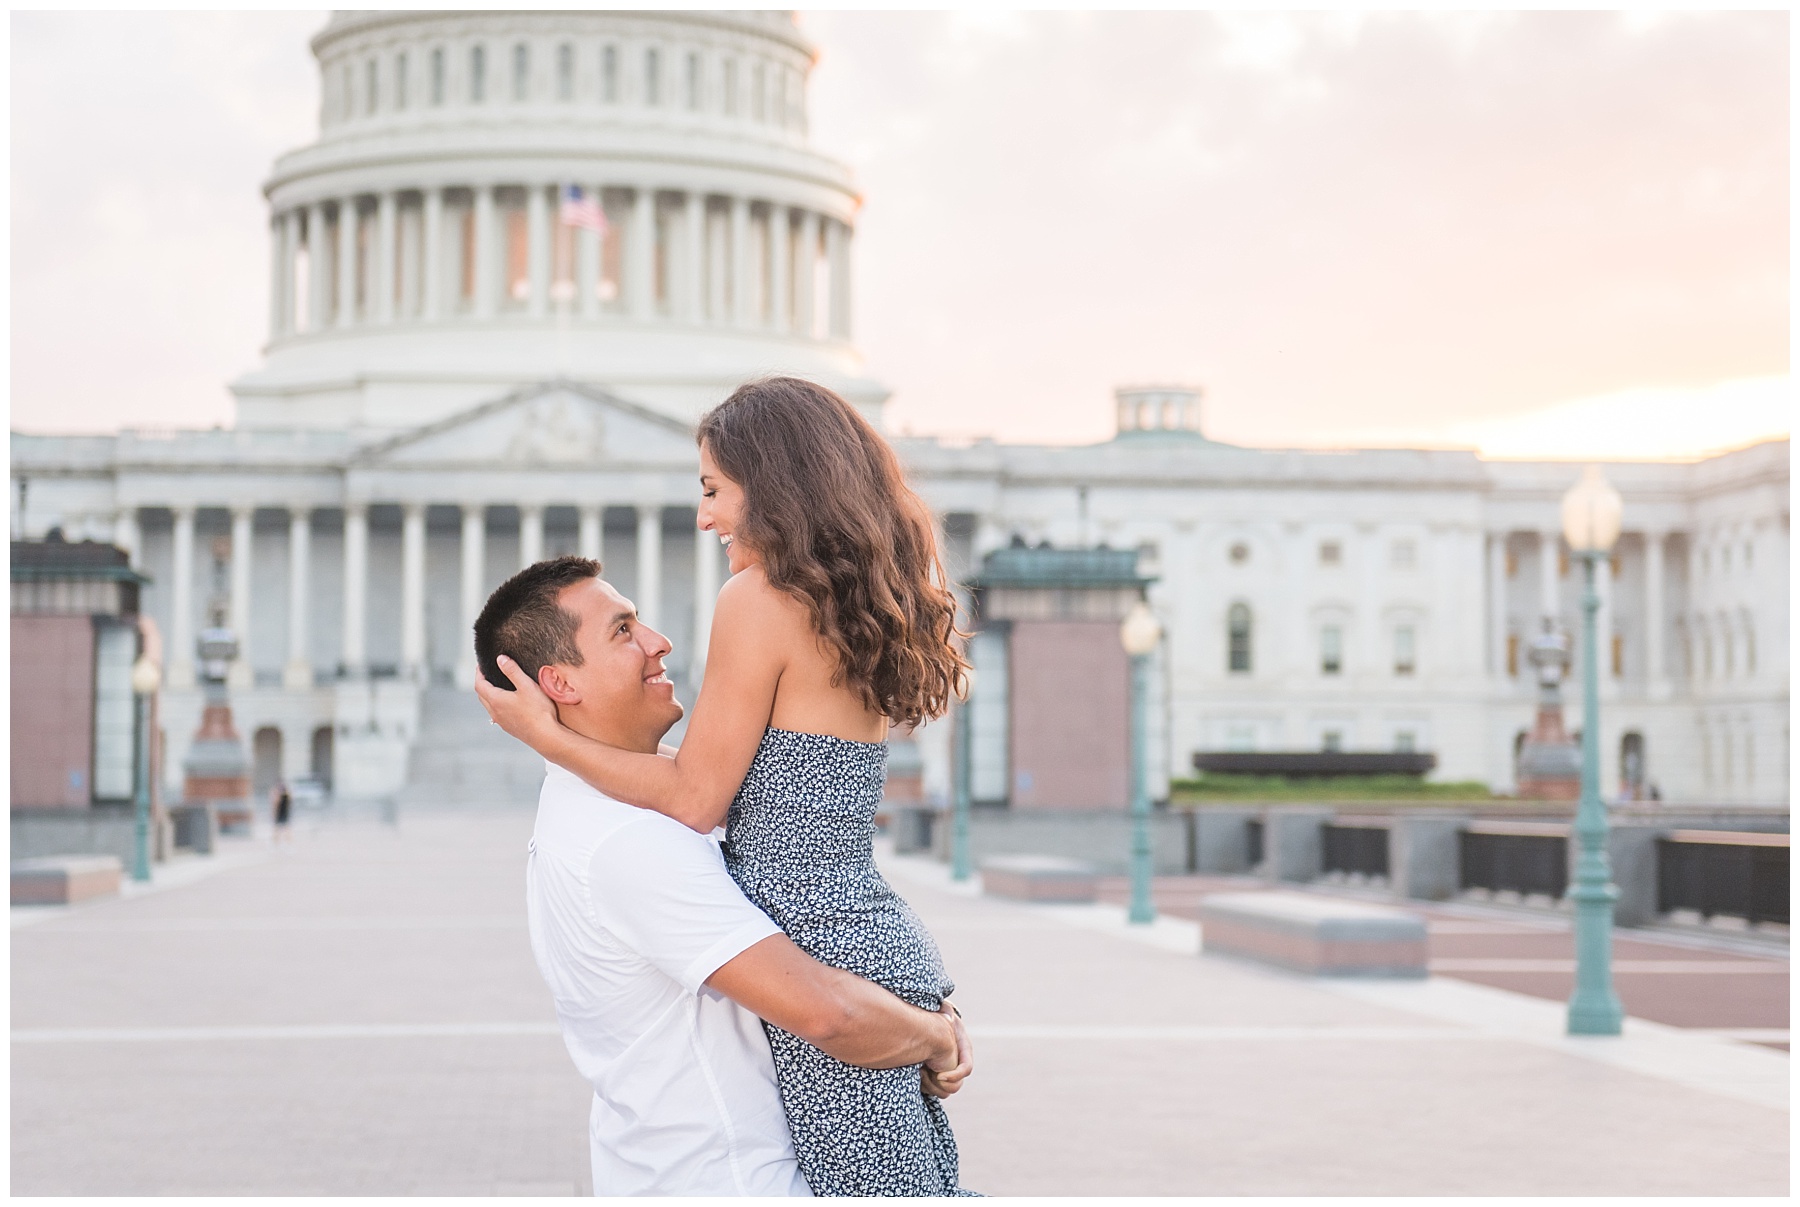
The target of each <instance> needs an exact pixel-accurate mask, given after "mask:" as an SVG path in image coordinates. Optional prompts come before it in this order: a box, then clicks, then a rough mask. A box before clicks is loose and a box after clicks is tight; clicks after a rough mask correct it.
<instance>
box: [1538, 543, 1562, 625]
mask: <svg viewBox="0 0 1800 1207" xmlns="http://www.w3.org/2000/svg"><path fill="white" fill-rule="evenodd" d="M1561 550H1562V535H1561V534H1560V533H1556V532H1540V533H1538V612H1539V613H1540V614H1541V615H1544V616H1548V617H1550V618H1551V619H1552V620H1556V621H1559V622H1560V621H1561V619H1562V608H1561V601H1560V598H1559V594H1560V592H1559V587H1558V582H1557V580H1558V574H1557V568H1558V566H1559V564H1560V562H1561V558H1562V553H1561Z"/></svg>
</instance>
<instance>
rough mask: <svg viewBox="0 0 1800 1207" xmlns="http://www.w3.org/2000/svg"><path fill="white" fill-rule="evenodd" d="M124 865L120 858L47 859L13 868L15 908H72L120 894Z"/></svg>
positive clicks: (19, 861) (27, 861) (22, 862)
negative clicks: (19, 906)
mask: <svg viewBox="0 0 1800 1207" xmlns="http://www.w3.org/2000/svg"><path fill="white" fill-rule="evenodd" d="M124 870H125V869H124V865H123V864H121V863H120V862H119V857H118V856H117V855H46V856H42V857H40V858H37V859H16V860H14V861H13V865H12V903H13V904H14V905H73V904H74V903H75V902H77V901H88V900H91V899H92V898H95V897H111V896H114V895H116V894H117V893H118V891H119V882H120V880H121V879H122V878H123V876H124Z"/></svg>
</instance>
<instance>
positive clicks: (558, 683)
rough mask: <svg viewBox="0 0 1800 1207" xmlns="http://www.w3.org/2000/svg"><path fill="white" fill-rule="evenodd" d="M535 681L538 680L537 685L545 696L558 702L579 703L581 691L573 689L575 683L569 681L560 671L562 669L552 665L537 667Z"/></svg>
mask: <svg viewBox="0 0 1800 1207" xmlns="http://www.w3.org/2000/svg"><path fill="white" fill-rule="evenodd" d="M537 681H538V686H539V687H541V688H543V689H544V694H545V695H546V696H549V697H550V699H552V700H553V701H555V702H556V703H558V704H579V703H581V693H580V692H579V691H576V690H575V685H574V684H573V683H570V682H569V680H568V678H567V676H565V675H564V674H563V673H562V671H560V670H559V669H557V668H556V667H554V666H542V667H539V668H538V673H537Z"/></svg>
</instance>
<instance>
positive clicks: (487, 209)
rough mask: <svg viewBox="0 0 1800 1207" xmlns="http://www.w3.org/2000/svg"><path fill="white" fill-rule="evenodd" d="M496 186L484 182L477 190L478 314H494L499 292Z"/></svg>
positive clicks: (476, 290)
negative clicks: (495, 207) (495, 208)
mask: <svg viewBox="0 0 1800 1207" xmlns="http://www.w3.org/2000/svg"><path fill="white" fill-rule="evenodd" d="M495 221H496V219H495V213H494V186H492V185H488V184H484V185H480V186H478V187H477V188H476V189H475V248H474V253H475V299H474V301H475V306H474V310H475V317H476V318H478V319H491V318H493V317H494V309H495V295H496V294H497V293H498V292H499V277H500V272H499V265H498V264H496V263H495V262H494V261H495V257H496V256H497V255H498V249H499V242H500V240H499V238H498V233H497V232H496V231H495V229H494V226H495Z"/></svg>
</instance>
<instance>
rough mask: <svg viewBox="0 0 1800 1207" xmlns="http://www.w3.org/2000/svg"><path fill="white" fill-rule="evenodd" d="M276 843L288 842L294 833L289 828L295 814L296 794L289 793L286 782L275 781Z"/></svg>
mask: <svg viewBox="0 0 1800 1207" xmlns="http://www.w3.org/2000/svg"><path fill="white" fill-rule="evenodd" d="M274 798H275V841H276V842H286V841H287V840H288V838H289V837H291V834H292V832H291V831H290V830H289V828H288V823H289V821H291V820H292V818H293V813H294V794H293V793H291V792H289V791H288V786H287V781H286V780H276V781H275V792H274Z"/></svg>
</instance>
